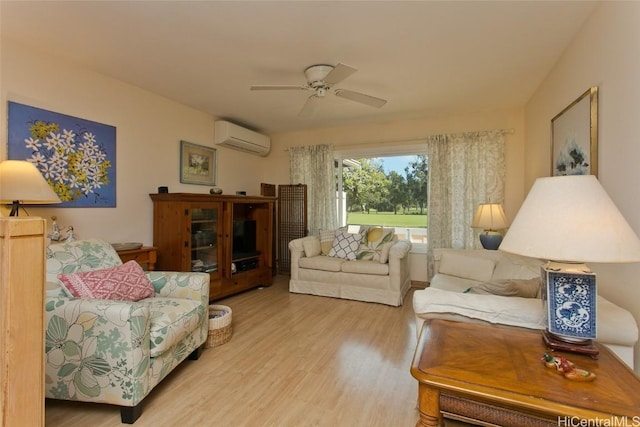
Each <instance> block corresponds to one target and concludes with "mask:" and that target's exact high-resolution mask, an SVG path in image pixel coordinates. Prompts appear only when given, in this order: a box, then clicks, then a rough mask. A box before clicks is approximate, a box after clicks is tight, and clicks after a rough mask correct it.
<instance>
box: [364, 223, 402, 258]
mask: <svg viewBox="0 0 640 427" xmlns="http://www.w3.org/2000/svg"><path fill="white" fill-rule="evenodd" d="M365 230H366V231H364V232H363V229H362V228H361V229H360V232H361V233H362V236H363V237H362V242H360V248H359V250H358V253H357V255H356V258H357V259H366V260H373V261H379V260H380V258H381V254H382V248H383V246H384V244H385V243H389V242H391V241H392V240H393V236H394V234H395V232H396V230H395V228H382V227H367V228H366V229H365Z"/></svg>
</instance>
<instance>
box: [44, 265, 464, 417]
mask: <svg viewBox="0 0 640 427" xmlns="http://www.w3.org/2000/svg"><path fill="white" fill-rule="evenodd" d="M288 281H289V277H288V276H277V277H276V278H275V280H274V284H273V285H272V286H271V287H269V288H263V289H256V290H252V291H248V292H245V293H243V294H240V295H236V296H233V297H230V298H226V299H224V300H221V301H219V302H217V303H218V304H224V305H228V306H229V307H231V309H232V310H233V328H234V329H233V337H232V338H231V340H230V341H229V342H228V343H226V344H224V345H221V346H219V347H216V348H211V349H206V350H205V351H204V353H203V354H202V356H201V357H200V359H199V360H197V361H189V360H187V361H185V362H183V363H182V364H181V365H180V366H179V367H178V368H176V369H175V370H174V371H173V372H172V373H171V374H170V375H169V376H168V377H167V378H165V379H164V380H163V381H162V382H161V383H160V384H159V385H158V386H156V387H155V389H154V390H153V391H152V392H151V394H150V395H148V396H147V397H146V399H145V400H144V403H143V405H144V406H143V411H142V416H141V417H140V418H139V419H138V421H136V423H135V426H137V427H149V426H153V427H158V426H180V427H190V426H209V425H211V426H213V425H215V426H233V427H236V426H251V427H254V426H278V427H283V426H284V427H288V426H292V427H293V426H295V427H298V426H331V427H334V426H350V427H353V426H380V427H389V426H414V425H415V424H416V422H417V421H418V411H417V409H416V400H417V390H418V387H417V383H416V381H415V379H414V378H413V377H412V376H411V373H410V372H409V368H410V365H411V359H412V357H413V352H414V348H415V344H416V337H415V326H414V321H413V310H412V304H411V301H412V295H413V289H412V290H411V291H410V292H409V294H408V295H407V297H406V299H405V303H404V306H402V307H389V306H385V305H381V304H372V303H364V302H359V301H348V300H340V299H333V298H324V297H317V296H311V295H300V294H291V293H289V292H288ZM46 425H47V426H48V427H57V426H65V427H70V426H92V427H111V426H118V425H121V424H120V411H119V409H118V408H117V407H115V406H110V405H101V404H89V403H78V402H65V401H57V400H47V401H46ZM447 425H454V424H453V423H451V424H450V423H447ZM455 425H458V424H455Z"/></svg>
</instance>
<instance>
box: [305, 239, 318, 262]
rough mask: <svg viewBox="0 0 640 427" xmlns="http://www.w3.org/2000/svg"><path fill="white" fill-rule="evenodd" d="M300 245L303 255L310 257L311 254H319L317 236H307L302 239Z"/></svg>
mask: <svg viewBox="0 0 640 427" xmlns="http://www.w3.org/2000/svg"><path fill="white" fill-rule="evenodd" d="M302 247H303V248H304V254H305V256H307V257H309V258H311V257H312V256H316V255H320V253H321V248H320V240H318V239H317V238H313V239H312V238H309V239H305V240H303V241H302Z"/></svg>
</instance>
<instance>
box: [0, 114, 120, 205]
mask: <svg viewBox="0 0 640 427" xmlns="http://www.w3.org/2000/svg"><path fill="white" fill-rule="evenodd" d="M8 158H9V159H11V160H27V161H29V162H31V163H33V164H34V165H36V167H37V168H38V170H40V172H42V176H44V178H45V179H46V180H47V182H48V183H49V185H50V186H51V188H53V190H54V191H55V192H56V194H57V195H58V197H60V200H62V204H60V205H56V207H101V208H104V207H115V206H116V128H115V127H114V126H109V125H105V124H101V123H96V122H92V121H89V120H85V119H80V118H77V117H72V116H67V115H64V114H59V113H55V112H53V111H47V110H43V109H40V108H35V107H30V106H28V105H23V104H18V103H15V102H9V147H8Z"/></svg>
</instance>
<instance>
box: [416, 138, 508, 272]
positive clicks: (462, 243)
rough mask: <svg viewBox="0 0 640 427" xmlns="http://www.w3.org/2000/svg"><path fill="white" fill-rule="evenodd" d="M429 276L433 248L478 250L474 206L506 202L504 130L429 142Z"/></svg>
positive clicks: (431, 139)
mask: <svg viewBox="0 0 640 427" xmlns="http://www.w3.org/2000/svg"><path fill="white" fill-rule="evenodd" d="M427 161H428V164H429V190H428V191H429V202H428V203H429V207H428V211H427V212H428V215H429V224H428V227H429V233H428V248H429V249H428V251H429V272H430V274H431V272H432V271H433V269H432V267H433V265H432V257H431V253H432V251H433V249H435V248H458V249H470V248H480V247H481V246H480V244H479V240H478V238H477V233H478V231H477V230H474V229H472V228H471V221H472V220H473V215H474V213H475V210H476V208H477V207H478V204H480V203H489V202H490V203H503V202H504V181H505V161H504V134H503V131H487V132H468V133H461V134H454V135H436V136H432V137H429V138H428V139H427Z"/></svg>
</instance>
